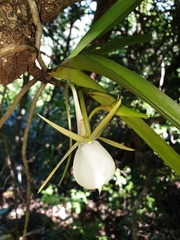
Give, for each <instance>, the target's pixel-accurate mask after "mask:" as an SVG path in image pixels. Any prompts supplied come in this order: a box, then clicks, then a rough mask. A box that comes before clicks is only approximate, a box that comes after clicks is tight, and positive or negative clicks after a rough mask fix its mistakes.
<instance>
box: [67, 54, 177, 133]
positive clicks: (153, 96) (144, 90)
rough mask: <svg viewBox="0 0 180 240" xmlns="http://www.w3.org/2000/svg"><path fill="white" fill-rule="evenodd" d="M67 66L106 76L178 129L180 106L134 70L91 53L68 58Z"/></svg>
mask: <svg viewBox="0 0 180 240" xmlns="http://www.w3.org/2000/svg"><path fill="white" fill-rule="evenodd" d="M66 63H67V62H66ZM68 66H71V67H74V68H77V69H82V70H87V71H92V72H96V73H98V74H101V75H102V76H105V77H108V78H109V79H111V80H113V81H115V82H116V83H118V84H119V85H121V86H122V87H124V88H126V89H128V90H129V91H130V92H132V93H133V94H135V95H136V96H138V97H140V98H141V99H142V100H144V101H145V102H147V103H149V105H151V106H152V107H153V108H154V109H156V110H157V111H158V112H159V113H160V114H161V115H162V116H163V117H164V118H166V119H167V120H169V121H170V122H171V123H172V124H173V125H174V126H176V127H177V128H178V129H180V121H179V119H180V106H179V105H178V104H177V103H176V102H175V101H173V100H172V99H171V98H170V97H168V96H167V95H166V94H165V93H163V92H161V91H160V90H159V89H158V88H156V87H155V86H154V85H153V84H151V83H150V82H148V81H147V80H146V79H144V78H142V77H141V76H139V75H138V74H136V73H135V72H132V71H131V70H129V69H127V68H125V67H123V66H122V65H120V64H118V63H116V62H114V61H112V60H110V59H107V58H105V57H102V56H98V55H92V54H87V55H79V56H76V57H74V58H72V59H69V63H68Z"/></svg>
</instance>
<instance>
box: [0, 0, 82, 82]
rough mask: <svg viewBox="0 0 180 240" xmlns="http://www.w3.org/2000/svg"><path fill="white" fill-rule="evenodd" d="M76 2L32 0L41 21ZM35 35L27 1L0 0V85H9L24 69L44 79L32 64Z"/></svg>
mask: <svg viewBox="0 0 180 240" xmlns="http://www.w3.org/2000/svg"><path fill="white" fill-rule="evenodd" d="M78 1H79V0H36V4H37V7H38V11H39V17H40V20H41V23H44V22H47V21H50V20H51V19H53V18H55V17H56V16H57V15H58V14H59V13H60V12H61V11H62V10H63V9H64V8H66V7H67V6H70V5H71V4H73V3H75V2H78ZM32 2H33V0H32ZM35 34H36V26H35V24H34V22H33V18H32V14H31V11H30V8H29V4H28V1H27V0H0V84H4V85H5V84H9V83H11V82H13V81H14V80H15V79H17V78H18V77H20V76H21V75H22V74H23V73H24V72H26V71H29V72H31V74H32V75H33V76H34V77H37V78H38V79H39V80H42V79H44V75H45V74H44V73H42V71H40V69H38V68H37V67H36V66H35V60H36V58H37V54H38V49H37V48H36V47H35Z"/></svg>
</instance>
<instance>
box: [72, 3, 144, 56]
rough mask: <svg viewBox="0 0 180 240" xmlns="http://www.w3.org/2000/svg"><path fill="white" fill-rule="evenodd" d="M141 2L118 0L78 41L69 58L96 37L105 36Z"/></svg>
mask: <svg viewBox="0 0 180 240" xmlns="http://www.w3.org/2000/svg"><path fill="white" fill-rule="evenodd" d="M141 2H142V0H119V1H117V2H116V3H115V4H114V5H113V6H112V7H111V8H110V9H109V10H108V11H106V12H105V13H104V14H103V15H102V17H101V18H99V19H98V21H97V22H96V23H95V24H94V25H93V26H91V28H90V29H89V31H88V32H87V33H86V34H85V36H84V37H83V38H82V39H81V40H80V42H79V43H78V45H77V46H76V48H75V49H74V51H73V52H72V53H71V55H70V56H69V57H74V56H76V55H77V54H79V53H80V52H81V51H82V50H83V49H84V48H85V47H86V46H88V44H90V43H91V42H92V41H94V40H95V39H96V38H97V37H99V36H101V35H103V34H105V33H106V32H108V31H109V30H111V29H112V28H113V27H114V26H116V25H117V24H118V23H119V22H121V21H122V20H123V19H124V18H126V17H127V16H128V15H129V14H130V13H131V12H132V10H134V9H135V8H136V7H137V6H138V5H139V4H140V3H141Z"/></svg>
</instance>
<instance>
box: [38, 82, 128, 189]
mask: <svg viewBox="0 0 180 240" xmlns="http://www.w3.org/2000/svg"><path fill="white" fill-rule="evenodd" d="M69 87H70V88H71V90H72V93H73V98H74V106H75V113H76V120H77V134H76V133H73V132H72V131H71V123H70V114H67V115H68V123H69V128H70V130H67V129H65V128H63V127H61V126H59V125H57V124H55V123H53V122H51V121H50V120H48V119H46V118H44V117H43V116H40V115H39V116H40V117H41V118H42V119H43V120H44V121H46V122H47V123H48V124H50V125H51V126H52V127H53V128H55V129H56V130H58V131H59V132H61V133H62V134H64V135H66V136H67V137H69V138H70V139H73V140H75V141H76V142H75V143H74V144H72V141H70V149H69V150H68V152H67V153H66V154H65V155H64V157H63V158H62V159H61V161H60V162H59V163H58V164H57V166H56V167H55V168H54V169H53V171H52V172H51V173H50V174H49V176H48V177H47V179H46V180H45V181H44V183H43V184H42V186H41V187H40V189H39V192H40V191H41V190H42V189H43V188H44V186H45V185H46V184H47V182H48V181H49V180H50V178H51V177H52V176H53V175H54V173H55V172H56V170H57V169H58V168H59V166H60V165H61V164H62V162H63V161H64V160H65V159H66V158H68V156H69V158H68V159H70V157H71V153H72V152H73V151H74V150H75V149H76V148H77V151H76V153H75V156H74V162H73V172H74V177H75V179H76V181H77V183H78V184H79V185H81V186H82V187H84V188H87V189H98V191H99V193H100V192H101V188H102V186H103V184H105V183H106V182H108V181H109V180H110V179H111V178H112V177H113V175H114V172H115V162H114V160H113V158H112V157H111V155H110V154H109V153H108V151H107V150H106V149H105V148H104V147H103V146H102V145H101V144H100V143H99V141H98V140H97V139H99V140H101V141H104V142H106V143H108V144H110V145H112V146H114V147H117V148H120V149H124V150H129V151H133V149H132V148H129V147H126V146H124V145H122V144H120V143H117V142H114V141H112V140H109V139H106V138H103V137H100V135H101V133H102V132H103V130H104V129H105V127H106V126H107V124H108V123H109V121H110V120H111V119H112V117H113V116H114V115H115V113H116V112H117V110H118V108H119V107H120V104H121V100H120V99H119V100H117V101H116V102H114V103H113V106H112V109H111V111H110V112H109V113H108V114H107V115H106V117H105V118H104V119H103V120H102V121H101V122H100V124H99V125H98V126H97V127H96V128H95V130H94V131H91V128H90V123H89V120H90V118H91V117H92V116H93V115H94V113H96V109H95V110H93V112H92V114H90V117H89V118H88V115H87V111H86V106H85V102H84V98H83V94H82V92H81V91H79V97H78V94H77V91H76V89H75V87H74V85H73V84H72V83H67V85H66V87H65V93H67V92H68V91H67V89H68V88H69ZM66 96H67V95H66ZM66 100H67V97H66ZM79 100H80V103H79ZM66 103H67V101H66ZM66 107H67V113H68V111H69V107H68V105H67V104H66ZM98 109H99V108H97V110H98ZM68 164H69V160H68V163H67V165H68ZM66 171H67V167H66V168H65V171H64V173H65V172H66ZM64 175H65V174H63V176H62V178H63V177H64ZM61 181H62V179H61ZM61 181H60V182H61Z"/></svg>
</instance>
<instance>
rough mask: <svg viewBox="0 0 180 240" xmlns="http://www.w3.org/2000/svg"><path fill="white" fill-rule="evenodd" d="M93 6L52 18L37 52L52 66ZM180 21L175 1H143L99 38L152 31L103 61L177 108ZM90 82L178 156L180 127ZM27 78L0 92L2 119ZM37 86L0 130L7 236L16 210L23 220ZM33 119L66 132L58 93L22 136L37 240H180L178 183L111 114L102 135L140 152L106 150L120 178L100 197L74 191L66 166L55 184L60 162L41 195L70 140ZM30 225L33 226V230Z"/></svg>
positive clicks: (49, 91) (126, 95)
mask: <svg viewBox="0 0 180 240" xmlns="http://www.w3.org/2000/svg"><path fill="white" fill-rule="evenodd" d="M94 5H95V2H92V3H91V2H89V1H85V2H80V3H77V4H74V5H72V6H71V7H68V8H67V9H66V10H64V12H62V13H60V14H59V16H58V17H57V18H56V19H54V20H53V21H51V22H48V23H46V24H44V26H43V29H44V36H43V41H42V52H43V54H44V56H46V59H47V61H49V68H52V67H55V66H57V65H59V64H60V63H61V62H62V61H63V60H64V59H66V58H67V57H68V56H69V54H70V53H71V51H72V49H73V48H74V45H75V44H77V41H78V39H79V36H82V35H83V34H84V32H86V31H87V30H88V28H89V27H90V24H91V21H92V19H93V16H94V15H95V17H96V14H97V11H96V12H95V8H94ZM97 9H98V8H97ZM179 16H180V5H179V2H178V1H176V0H175V1H171V0H164V1H158V0H157V1H156V0H154V1H150V0H147V1H144V2H142V4H141V5H140V6H139V7H137V8H136V10H135V11H133V12H132V13H131V14H130V15H129V17H128V18H127V19H125V20H124V21H123V22H121V23H120V24H118V25H117V26H116V27H115V28H114V29H113V30H112V31H111V32H109V33H108V34H107V35H105V36H104V37H102V39H100V40H99V42H100V43H101V42H104V41H107V40H108V39H114V38H116V37H117V36H130V35H134V34H145V33H152V40H151V41H150V42H145V43H141V44H134V45H130V46H128V47H124V48H122V49H120V50H116V51H114V52H112V53H111V54H109V55H108V57H109V58H111V59H113V60H115V61H116V62H118V63H120V64H122V65H123V66H126V67H127V68H129V69H131V70H133V71H135V72H136V73H138V74H140V75H141V76H144V77H145V78H146V79H147V80H148V81H149V82H151V83H153V84H154V85H155V86H156V87H158V88H159V89H160V90H161V91H163V92H165V93H166V94H167V95H169V96H170V97H171V98H172V99H174V100H175V101H176V102H177V103H179V91H180V83H179V76H180V75H179V72H180V68H179V60H180V53H179V47H180V46H179V42H180V26H179ZM164 70H165V76H164V77H163V71H164ZM95 77H96V79H97V80H98V81H99V82H100V84H101V85H102V86H104V87H105V88H106V89H108V90H109V91H110V93H111V94H113V95H115V96H117V95H120V97H121V98H122V99H123V103H124V104H125V105H127V106H130V107H132V108H134V109H135V110H139V111H141V112H147V113H148V114H149V115H150V118H148V119H146V120H145V121H146V122H147V123H148V125H150V126H151V128H153V129H154V130H155V131H156V132H157V133H158V134H159V135H161V136H162V137H163V138H164V139H165V140H166V141H167V142H168V144H169V145H171V146H172V147H173V148H174V149H175V150H176V151H177V152H178V153H180V149H179V142H180V140H179V139H180V138H179V134H180V132H179V130H177V129H176V128H175V127H173V126H172V125H171V124H170V123H169V122H168V121H166V120H165V119H164V118H163V117H161V116H159V114H157V112H156V111H155V110H154V109H152V108H151V107H150V106H149V105H147V104H146V103H144V102H142V101H141V100H139V99H137V98H136V97H135V96H134V95H133V94H131V93H130V92H128V91H127V90H125V89H124V88H122V87H120V86H119V85H117V84H116V83H114V82H111V81H109V79H107V78H105V77H100V76H95ZM29 79H30V76H29V75H27V74H24V75H23V76H22V77H21V79H18V80H16V81H15V82H14V83H12V84H11V85H8V86H6V87H4V86H0V91H1V96H0V101H1V102H2V105H1V109H0V110H1V115H3V113H4V112H5V111H6V110H7V109H8V108H9V106H10V105H11V103H12V102H13V100H14V98H15V96H16V95H17V93H18V92H19V90H20V89H21V87H22V85H24V84H25V83H26V82H27V81H29ZM38 85H39V83H37V84H36V85H35V86H33V88H31V89H30V90H29V91H28V93H27V94H26V95H25V96H24V97H23V98H22V99H21V101H20V103H19V105H18V108H17V109H16V110H15V111H14V112H13V114H12V115H11V116H10V118H9V119H8V120H7V122H6V123H5V125H4V126H3V128H2V130H1V138H0V148H1V152H0V157H1V163H0V168H1V175H0V181H1V186H2V187H1V205H2V208H5V209H7V212H6V214H5V215H4V213H3V214H2V218H1V219H2V223H3V224H4V223H5V224H4V225H5V226H4V228H6V229H11V230H12V232H13V229H14V228H13V227H14V222H13V221H14V220H13V212H14V209H16V208H17V209H19V211H20V210H21V213H18V217H19V218H20V217H21V214H22V215H23V209H24V205H23V203H24V201H23V199H24V192H25V183H26V180H25V179H26V178H25V175H24V169H23V166H22V159H21V147H22V141H23V139H22V137H23V132H24V129H25V126H26V121H27V117H28V111H29V107H30V105H31V102H32V99H33V96H34V94H35V91H36V90H37V88H38ZM3 98H4V99H5V100H4V101H2V100H3ZM85 98H86V103H87V108H88V111H89V112H90V110H91V109H93V108H94V107H95V106H96V104H97V103H96V102H94V101H93V100H92V99H90V98H89V97H87V96H86V97H85ZM71 101H72V99H71V98H70V102H71ZM71 104H72V109H71V116H72V119H74V120H75V116H74V110H73V102H71ZM37 113H39V114H41V115H43V116H44V117H46V118H49V117H50V118H51V121H54V122H56V123H58V124H59V125H61V126H63V127H67V119H66V112H65V105H64V92H63V87H62V88H61V87H60V88H59V87H55V86H53V85H50V84H48V86H47V87H46V88H45V90H44V91H43V93H42V94H41V96H40V98H39V100H38V102H37V108H36V111H35V114H34V118H33V121H32V124H31V129H30V134H29V138H28V148H27V157H28V164H29V168H30V174H31V177H32V203H31V210H32V213H31V217H32V221H30V226H29V231H30V230H34V229H36V228H38V229H41V228H42V227H44V228H45V232H44V233H42V232H41V234H40V236H38V235H34V239H78V238H79V239H100V240H101V239H102V240H106V239H136V238H135V237H134V236H135V235H136V234H137V236H138V239H151V240H154V239H179V238H180V231H179V225H178V223H179V222H180V214H179V210H178V209H179V202H180V201H179V200H180V192H179V191H180V190H179V189H180V182H179V180H180V179H179V176H177V175H176V174H175V173H174V172H173V171H172V170H171V169H170V168H169V167H168V166H166V165H165V164H164V163H163V162H162V160H161V159H160V158H159V157H158V156H157V154H155V153H154V152H153V151H152V150H151V149H150V148H149V147H148V146H147V145H146V144H145V143H144V142H143V141H142V140H141V139H140V138H139V136H137V135H136V134H135V133H134V132H133V131H132V130H131V129H130V128H129V127H127V125H125V123H124V122H123V121H122V120H121V119H119V118H117V117H114V119H113V120H112V121H111V124H109V125H108V127H107V128H106V129H105V131H104V133H103V135H104V136H105V137H106V136H108V138H111V139H113V140H115V141H117V142H120V143H121V142H123V143H124V144H125V145H127V146H130V147H132V148H135V150H136V152H135V153H132V152H125V151H123V150H117V149H115V148H111V147H110V146H106V145H105V147H106V148H107V149H108V151H109V152H110V153H111V154H112V156H113V158H114V159H115V161H116V166H117V171H116V174H115V176H114V178H113V179H112V181H110V183H109V184H107V185H106V186H104V188H103V191H102V194H101V195H100V196H99V195H98V193H97V192H96V191H92V192H91V191H85V190H84V189H81V188H80V187H79V186H78V185H77V183H76V182H75V180H74V178H73V175H72V169H71V167H72V166H70V168H69V171H68V174H67V175H66V178H65V180H64V181H63V183H62V185H61V186H60V187H57V183H58V181H59V179H60V176H61V174H62V172H63V167H64V166H63V165H62V166H61V167H60V169H59V170H58V172H57V173H56V175H55V176H54V177H53V179H52V180H51V182H50V184H49V185H48V186H47V189H45V190H44V191H42V193H41V194H39V195H37V194H36V193H37V190H38V188H39V186H40V185H41V183H42V181H43V180H44V178H45V177H46V176H47V175H48V173H49V172H50V171H51V170H52V168H53V167H55V166H56V164H57V163H58V161H59V160H60V159H61V157H62V156H63V155H64V153H65V152H66V151H67V149H68V139H67V138H66V137H64V136H63V135H61V134H59V133H58V132H57V131H56V130H54V129H52V128H51V127H50V126H48V125H47V124H46V123H45V122H43V121H42V120H41V119H40V118H39V117H38V116H37ZM103 117H104V112H99V113H98V114H97V115H96V118H95V117H94V118H93V121H92V126H93V127H95V126H96V125H97V124H98V122H99V121H100V120H101V119H102V118H103ZM74 129H75V121H74ZM8 155H9V156H10V159H11V164H12V168H13V170H14V171H15V180H16V187H17V189H18V194H17V195H15V197H14V195H13V194H14V193H15V189H14V187H12V186H13V183H12V179H11V178H9V174H10V170H9V168H8V165H9V163H8V157H7V156H8ZM21 177H22V180H21ZM7 213H8V215H7ZM4 219H5V221H4ZM34 219H39V225H37V224H36V223H35V221H34ZM21 221H23V217H22V218H20V220H18V226H19V228H18V230H19V231H22V229H21V225H22V223H21ZM31 225H32V226H31ZM134 232H135V233H136V234H134ZM36 237H37V238H36ZM38 237H39V238H38ZM43 237H44V238H43ZM30 239H32V236H31V238H30Z"/></svg>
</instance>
